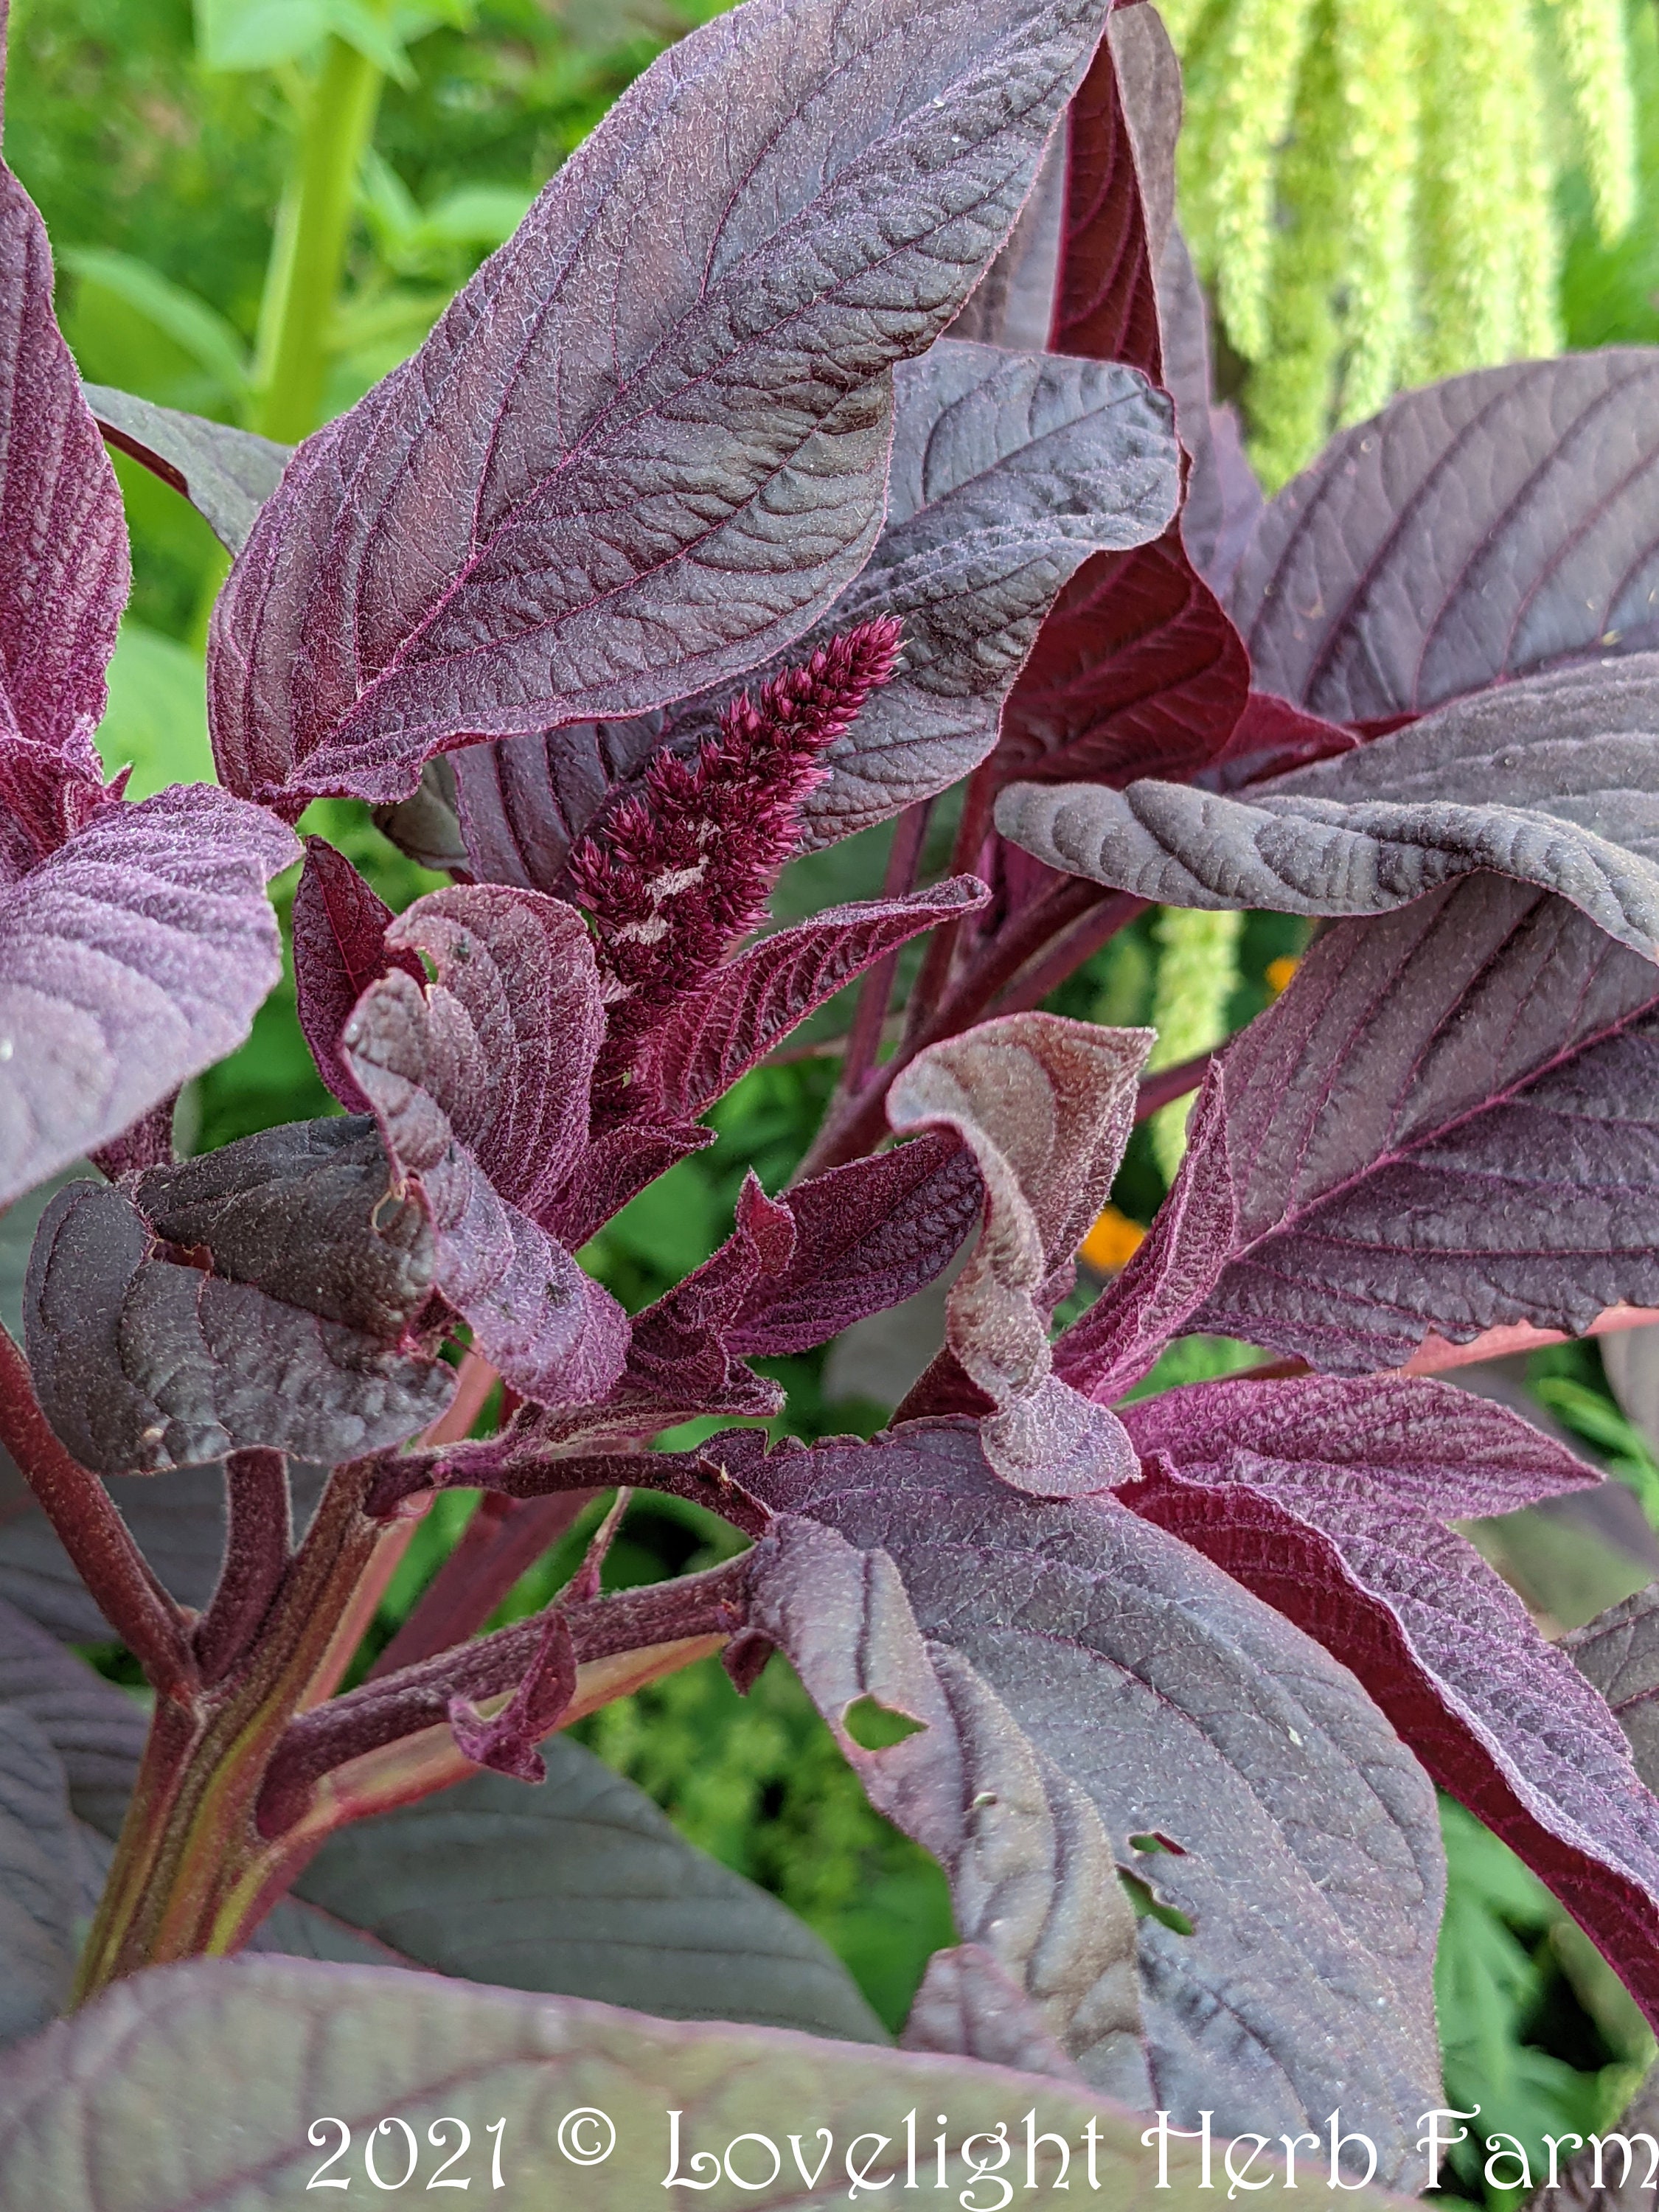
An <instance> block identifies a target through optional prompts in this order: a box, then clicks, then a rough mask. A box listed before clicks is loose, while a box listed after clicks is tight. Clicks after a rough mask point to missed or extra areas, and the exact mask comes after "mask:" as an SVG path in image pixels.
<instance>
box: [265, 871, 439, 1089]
mask: <svg viewBox="0 0 1659 2212" xmlns="http://www.w3.org/2000/svg"><path fill="white" fill-rule="evenodd" d="M305 848H306V862H305V866H304V868H303V869H302V870H301V875H300V884H299V888H298V890H296V891H295V894H294V989H295V997H296V998H297V1000H298V1001H299V1015H300V1027H301V1029H302V1030H304V1031H305V1037H306V1042H307V1044H308V1045H309V1046H310V1047H311V1056H312V1058H313V1060H315V1061H316V1063H317V1072H318V1073H319V1075H320V1076H321V1077H322V1079H323V1080H324V1082H325V1084H326V1085H328V1087H329V1089H330V1090H331V1091H332V1092H333V1093H334V1096H335V1097H337V1099H338V1100H339V1102H340V1103H341V1105H342V1106H343V1107H344V1108H345V1109H346V1111H347V1113H348V1114H366V1113H368V1110H369V1105H368V1099H367V1098H366V1097H364V1095H363V1093H362V1090H361V1089H360V1088H359V1087H358V1085H357V1082H356V1078H355V1077H354V1076H353V1075H352V1073H351V1071H350V1069H349V1067H347V1066H346V1064H345V1060H344V1058H343V1055H342V1054H341V1051H340V1036H341V1032H342V1031H343V1030H344V1028H345V1025H346V1022H347V1020H348V1019H349V1016H350V1013H351V1010H352V1008H353V1007H354V1006H356V1003H357V1001H358V1000H359V999H361V998H362V995H363V993H364V992H365V991H366V990H367V989H368V987H369V985H370V984H371V983H373V982H374V981H376V979H377V978H378V977H380V976H381V975H385V974H386V970H387V969H389V968H401V969H403V971H404V975H408V976H410V977H412V978H413V980H414V981H416V982H417V983H420V982H423V981H425V977H426V971H425V969H423V968H422V966H421V963H420V962H419V960H418V959H417V958H416V956H415V955H414V953H412V952H402V953H394V952H388V951H387V950H386V931H387V929H388V928H389V927H391V923H392V909H391V908H390V907H389V906H387V905H386V904H385V902H383V901H382V900H380V898H378V897H376V896H375V894H374V892H373V891H372V890H370V889H369V887H368V884H366V883H365V882H364V881H363V879H362V877H361V876H360V875H359V874H358V873H357V871H356V868H354V867H353V866H352V865H351V863H350V861H349V860H347V859H346V857H345V855H344V854H343V853H337V852H336V851H335V849H334V848H333V846H332V845H331V844H329V843H328V842H327V841H326V840H325V839H324V838H321V837H307V839H306V841H305Z"/></svg>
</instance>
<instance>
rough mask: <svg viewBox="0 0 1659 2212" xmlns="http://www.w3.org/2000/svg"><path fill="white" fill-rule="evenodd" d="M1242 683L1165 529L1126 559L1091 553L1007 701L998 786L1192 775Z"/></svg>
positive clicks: (1208, 600)
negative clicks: (1002, 783) (1016, 782)
mask: <svg viewBox="0 0 1659 2212" xmlns="http://www.w3.org/2000/svg"><path fill="white" fill-rule="evenodd" d="M1249 688H1250V663H1249V656H1248V654H1247V653H1245V651H1244V647H1243V644H1242V643H1241V642H1240V641H1239V637H1238V633H1237V631H1236V630H1235V629H1234V628H1233V626H1232V624H1231V623H1230V622H1229V621H1228V619H1227V617H1226V616H1225V613H1224V612H1223V611H1222V608H1221V605H1220V602H1219V601H1218V599H1217V598H1216V596H1215V594H1214V592H1212V590H1211V589H1210V587H1209V586H1208V585H1207V584H1206V582H1205V581H1204V580H1203V579H1202V577H1201V576H1200V575H1199V574H1198V573H1197V571H1196V570H1195V569H1194V567H1193V564H1192V562H1191V561H1190V560H1189V559H1188V556H1187V553H1186V551H1185V550H1184V548H1183V547H1182V542H1181V533H1180V530H1179V527H1178V526H1175V525H1172V526H1170V529H1168V530H1167V531H1165V532H1164V535H1163V537H1161V538H1158V540H1157V541H1156V542H1155V543H1154V544H1151V545H1143V546H1140V547H1139V549H1138V550H1135V551H1134V552H1133V553H1103V554H1099V555H1097V556H1096V558H1095V559H1094V560H1092V561H1091V562H1088V563H1087V564H1086V565H1085V567H1084V568H1080V569H1079V571H1078V573H1077V574H1076V575H1075V576H1074V577H1073V580H1072V581H1071V582H1070V583H1069V584H1068V585H1067V586H1066V589H1065V590H1064V591H1063V592H1061V593H1060V597H1059V599H1057V600H1056V601H1055V603H1054V611H1053V612H1052V613H1051V614H1050V615H1049V617H1048V621H1047V622H1046V623H1044V624H1043V626H1042V635H1041V636H1040V637H1039V639H1038V641H1037V644H1036V649H1035V651H1034V652H1033V653H1032V655H1031V658H1030V660H1029V661H1028V662H1027V663H1026V665H1025V668H1024V672H1023V673H1022V675H1021V677H1020V678H1019V681H1018V684H1016V685H1015V686H1014V690H1013V692H1012V696H1011V697H1010V699H1009V702H1008V708H1007V713H1006V715H1005V716H1004V720H1003V732H1002V737H1001V738H1000V742H999V744H998V747H997V767H998V775H999V780H1000V781H1012V779H1013V778H1014V777H1016V776H1018V777H1024V778H1026V779H1029V780H1032V781H1042V782H1050V781H1052V782H1060V783H1068V782H1072V781H1079V780H1081V779H1084V778H1087V779H1089V780H1090V781H1097V782H1107V783H1117V782H1127V781H1131V780H1132V779H1133V778H1134V777H1136V776H1141V775H1147V774H1148V773H1149V772H1152V773H1157V774H1159V775H1169V776H1185V775H1193V774H1195V773H1196V771H1197V770H1198V769H1201V768H1203V767H1205V766H1206V764H1207V763H1209V762H1211V761H1212V760H1214V759H1215V758H1216V757H1217V756H1218V754H1219V753H1220V752H1221V750H1223V748H1224V747H1225V744H1226V743H1227V741H1228V739H1229V738H1230V737H1231V734H1232V732H1233V729H1234V727H1235V726H1236V725H1237V721H1238V719H1239V716H1240V715H1241V714H1242V713H1243V710H1244V702H1245V698H1246V695H1247V694H1248V693H1249Z"/></svg>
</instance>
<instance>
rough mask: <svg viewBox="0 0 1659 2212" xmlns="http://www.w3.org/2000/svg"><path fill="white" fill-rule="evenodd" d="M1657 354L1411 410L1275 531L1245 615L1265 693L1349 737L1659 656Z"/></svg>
mask: <svg viewBox="0 0 1659 2212" xmlns="http://www.w3.org/2000/svg"><path fill="white" fill-rule="evenodd" d="M1656 463H1659V351H1656V350H1654V349H1650V348H1645V347H1638V346H1609V347H1607V348H1605V349H1602V350H1601V351H1599V352H1595V353H1575V354H1568V355H1565V356H1564V357H1563V358H1561V359H1560V360H1559V361H1539V362H1516V363H1513V364H1511V365H1510V367H1507V368H1487V369H1480V370H1477V371H1476V372H1475V373H1474V374H1473V375H1469V376H1457V377H1453V378H1452V379H1450V380H1449V381H1448V382H1446V383H1444V384H1435V385H1431V386H1428V387H1427V388H1426V389H1425V390H1424V391H1420V392H1404V393H1402V394H1401V397H1400V398H1397V399H1395V400H1394V401H1393V402H1391V404H1389V407H1388V408H1387V409H1386V410H1384V412H1383V414H1382V415H1381V416H1378V417H1377V418H1376V421H1375V422H1362V423H1359V424H1358V425H1356V426H1355V428H1352V429H1350V430H1344V431H1341V432H1340V433H1339V434H1338V435H1337V436H1336V437H1334V438H1333V439H1332V441H1331V442H1330V443H1329V445H1328V446H1327V447H1325V449H1324V451H1323V452H1322V453H1321V454H1320V456H1319V458H1318V459H1317V460H1316V461H1315V463H1314V464H1313V465H1312V466H1311V468H1310V469H1308V470H1306V471H1304V473H1303V474H1302V475H1301V476H1299V477H1297V478H1296V479H1295V480H1294V481H1293V482H1292V483H1289V484H1287V485H1286V486H1285V489H1284V490H1283V491H1282V492H1280V493H1279V496H1278V497H1277V498H1276V499H1275V500H1274V501H1273V502H1272V503H1271V505H1270V506H1269V507H1267V509H1266V511H1265V512H1264V513H1263V514H1262V516H1261V520H1260V522H1259V523H1258V525H1257V527H1256V531H1255V537H1254V538H1253V539H1252V541H1251V543H1250V544H1249V547H1248V548H1247V549H1246V550H1245V553H1244V556H1243V559H1242V561H1241V562H1240V564H1239V568H1238V571H1237V576H1236V577H1235V579H1234V582H1233V586H1232V591H1231V611H1232V614H1233V618H1234V620H1235V621H1236V622H1237V623H1238V626H1239V628H1240V629H1241V630H1242V631H1243V635H1244V641H1245V643H1246V645H1247V646H1248V647H1249V652H1250V658H1251V660H1252V662H1253V663H1254V665H1255V680H1256V682H1257V684H1260V685H1261V687H1262V688H1263V689H1264V690H1269V691H1276V692H1279V693H1280V694H1282V695H1283V696H1284V697H1285V698H1287V699H1291V700H1293V701H1295V702H1297V704H1298V705H1300V706H1304V707H1307V708H1311V709H1312V710H1313V712H1314V713H1316V714H1323V715H1325V716H1327V717H1328V719H1329V720H1332V721H1336V722H1358V723H1368V722H1376V721H1380V720H1397V719H1399V718H1400V717H1401V716H1402V715H1407V714H1422V713H1424V712H1425V710H1426V709H1427V708H1431V707H1437V706H1439V705H1440V704H1442V702H1444V701H1446V700H1448V699H1454V698H1456V697H1458V696H1460V695H1462V694H1463V693H1465V692H1469V691H1478V690H1484V689H1485V688H1486V685H1488V684H1494V683H1497V682H1498V681H1499V680H1500V679H1501V678H1508V677H1514V676H1526V675H1530V674H1533V673H1534V672H1535V671H1539V670H1541V669H1545V668H1549V667H1553V666H1555V665H1559V663H1561V662H1564V661H1573V660H1583V659H1601V658H1602V657H1603V656H1604V655H1605V654H1607V653H1610V652H1613V651H1619V652H1623V653H1630V652H1634V651H1639V650H1642V649H1644V648H1645V647H1650V646H1653V645H1656V644H1659V624H1656V623H1655V619H1654V612H1653V605H1652V596H1653V592H1654V590H1655V588H1656V583H1659V534H1656V528H1655V523H1654V513H1655V506H1654V498H1653V484H1654V481H1655V470H1656Z"/></svg>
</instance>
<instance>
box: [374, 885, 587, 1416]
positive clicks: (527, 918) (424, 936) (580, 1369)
mask: <svg viewBox="0 0 1659 2212" xmlns="http://www.w3.org/2000/svg"><path fill="white" fill-rule="evenodd" d="M386 945H387V946H388V948H389V951H391V952H392V954H394V955H395V954H398V953H409V954H415V953H424V954H426V955H427V957H428V958H429V959H430V960H431V962H432V963H433V966H434V968H435V970H436V975H435V981H432V982H430V983H423V982H417V981H416V980H415V978H414V977H413V976H412V975H409V974H407V973H405V972H404V970H403V969H401V968H397V969H392V972H391V973H390V974H389V975H385V976H383V977H381V979H380V981H378V982H376V983H374V984H373V985H372V986H371V987H370V988H369V989H368V991H367V992H366V993H365V994H364V995H363V998H362V1000H361V1002H360V1003H359V1005H358V1007H357V1010H356V1012H355V1013H354V1014H353V1016H352V1018H351V1019H350V1022H349V1024H348V1025H347V1027H346V1030H345V1033H344V1038H343V1044H344V1050H345V1056H346V1062H347V1066H348V1067H349V1071H350V1073H351V1074H352V1076H353V1078H354V1079H355V1080H356V1082H357V1084H358V1085H360V1086H361V1088H362V1091H363V1093H364V1095H365V1096H366V1097H368V1100H369V1101H370V1103H371V1105H372V1107H373V1109H374V1114H375V1115H376V1118H377V1119H378V1121H379V1122H380V1130H381V1133H382V1134H383V1136H384V1138H385V1139H386V1149H387V1151H388V1152H389V1153H390V1154H391V1156H392V1160H393V1162H394V1163H395V1164H396V1167H397V1170H398V1173H399V1175H400V1176H409V1177H412V1178H414V1179H415V1180H416V1182H418V1184H419V1186H420V1188H421V1190H422V1194H423V1196H424V1199H425V1202H426V1206H427V1208H428V1212H429V1214H430V1216H431V1220H432V1230H433V1237H434V1241H435V1281H436V1285H437V1287H438V1288H439V1289H440V1290H441V1291H442V1292H443V1294H444V1296H445V1297H447V1299H448V1300H449V1302H450V1304H452V1305H453V1306H454V1307H455V1308H456V1309H457V1310H458V1311H459V1312H460V1313H461V1314H462V1315H464V1316H465V1318H466V1320H467V1321H468V1322H471V1327H472V1331H473V1338H474V1341H475V1342H476V1343H477V1346H478V1348H479V1350H480V1351H482V1352H483V1354H484V1355H485V1357H486V1358H488V1359H489V1361H490V1363H491V1364H492V1365H493V1366H495V1368H497V1369H498V1370H500V1372H501V1374H503V1375H504V1376H506V1377H507V1380H508V1381H509V1382H510V1383H512V1384H513V1388H514V1389H517V1390H519V1391H520V1392H521V1393H522V1395H525V1396H526V1397H529V1398H532V1399H534V1400H535V1401H537V1402H538V1404H562V1403H571V1402H574V1403H586V1402H588V1401H591V1400H592V1399H595V1398H599V1397H602V1396H603V1395H604V1394H605V1391H606V1389H609V1387H610V1385H611V1383H613V1382H614V1381H615V1379H616V1377H617V1375H618V1374H619V1373H620V1372H621V1370H622V1364H623V1353H624V1351H625V1348H626V1345H627V1340H628V1324H627V1322H626V1320H625V1318H624V1316H623V1312H622V1309H621V1308H620V1307H619V1306H618V1305H617V1303H616V1301H615V1300H614V1299H613V1298H612V1297H611V1296H610V1294H609V1293H608V1292H607V1291H602V1290H601V1289H600V1288H599V1285H598V1284H597V1283H594V1282H592V1281H591V1280H590V1279H588V1277H587V1276H586V1275H585V1274H584V1273H582V1271H581V1269H580V1267H578V1266H577V1264H576V1262H575V1261H574V1258H573V1257H572V1256H571V1255H570V1253H569V1252H568V1251H567V1250H566V1249H564V1247H563V1246H562V1244H561V1243H558V1242H557V1241H556V1238H555V1237H553V1236H551V1235H550V1233H549V1231H547V1230H546V1229H545V1228H544V1226H543V1225H542V1217H544V1215H546V1214H547V1212H549V1210H550V1207H551V1206H552V1204H553V1201H554V1200H555V1198H556V1195H557V1194H558V1192H559V1190H560V1188H561V1186H562V1184H563V1183H564V1182H565V1181H566V1179H567V1177H568V1176H569V1174H570V1171H571V1170H572V1168H573V1167H574V1164H575V1163H576V1161H577V1159H578V1158H579V1157H580V1152H581V1148H582V1146H583V1144H584V1143H585V1141H586V1133H587V1115H588V1085H589V1082H590V1079H591V1078H592V1071H593V1065H594V1061H595V1060H596V1058H597V1057H598V1054H599V1042H600V1038H601V1036H602V1035H603V1032H604V1019H605V1018H604V1012H603V1009H602V1007H601V1006H600V1003H599V980H598V971H597V969H596V967H595V964H594V959H593V952H592V945H591V944H590V942H589V939H588V936H587V932H586V929H585V928H584V927H583V926H582V921H581V918H580V915H578V914H577V913H576V911H575V909H574V908H572V907H568V906H562V905H560V904H558V903H557V902H556V901H554V900H552V899H549V898H544V897H543V896H541V894H540V893H539V892H536V891H519V890H507V889H503V888H499V887H497V886H495V885H490V884H470V885H458V886H457V887H456V888H455V889H454V890H445V891H434V892H430V893H428V896H426V897H424V898H422V899H417V900H416V902H415V904H414V905H413V906H412V907H410V908H409V909H408V911H407V912H406V913H405V914H404V915H400V916H399V917H398V920H397V921H396V922H395V923H394V924H393V925H392V927H391V928H390V929H389V930H388V931H387V932H386Z"/></svg>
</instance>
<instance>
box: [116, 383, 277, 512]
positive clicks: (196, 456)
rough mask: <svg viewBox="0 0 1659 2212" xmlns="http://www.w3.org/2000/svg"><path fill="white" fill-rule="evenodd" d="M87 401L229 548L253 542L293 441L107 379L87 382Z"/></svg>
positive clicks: (122, 445) (125, 447)
mask: <svg viewBox="0 0 1659 2212" xmlns="http://www.w3.org/2000/svg"><path fill="white" fill-rule="evenodd" d="M83 390H84V392H85V394H86V400H87V404H88V407H90V408H91V410H92V413H93V416H94V420H95V421H96V422H97V425H98V428H100V430H101V431H102V432H103V434H104V436H105V437H106V439H107V441H109V443H110V444H111V445H112V446H115V447H118V448H119V449H120V451H121V452H122V453H129V454H131V457H132V459H134V460H135V461H140V462H142V463H143V465H144V467H145V468H147V469H149V470H150V471H152V473H153V474H155V476H158V477H161V481H162V483H166V484H171V486H172V487H173V490H174V491H176V492H178V493H179V495H181V496H182V497H183V498H185V499H187V500H188V501H190V503H191V506H192V507H195V508H196V509H197V513H200V514H201V515H202V517H203V518H204V520H205V521H206V523H207V525H208V526H209V528H210V530H211V531H212V532H213V534H214V536H215V537H216V538H217V539H218V540H219V542H220V544H222V546H224V548H225V549H226V550H227V551H228V552H231V553H240V551H241V550H242V548H243V546H244V545H245V544H246V543H247V534H248V532H249V531H250V530H252V527H253V518H254V517H255V515H257V514H258V512H259V509H260V508H261V507H263V506H264V503H265V501H267V500H268V499H269V498H270V495H271V494H272V492H274V491H275V490H276V485H277V483H278V481H279V479H280V478H281V476H282V473H283V467H284V466H285V465H286V463H287V461H288V457H289V454H290V453H292V452H293V450H294V449H293V447H291V446H279V445H276V444H275V443H274V442H273V441H272V440H270V438H261V437H258V436H256V435H254V433H253V432H252V430H238V429H235V428H233V427H232V425H231V424H230V423H228V422H208V421H207V420H206V419H205V418H204V416H200V415H185V414H181V413H180V412H179V410H178V409H177V408H176V407H158V406H156V404H155V402H154V401H153V400H149V399H140V398H137V396H136V394H134V393H133V392H117V391H114V390H113V389H112V387H111V386H108V385H106V384H88V385H86V386H83Z"/></svg>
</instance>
